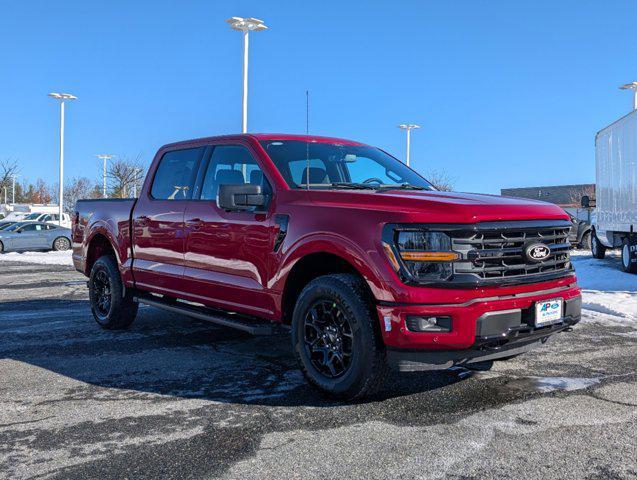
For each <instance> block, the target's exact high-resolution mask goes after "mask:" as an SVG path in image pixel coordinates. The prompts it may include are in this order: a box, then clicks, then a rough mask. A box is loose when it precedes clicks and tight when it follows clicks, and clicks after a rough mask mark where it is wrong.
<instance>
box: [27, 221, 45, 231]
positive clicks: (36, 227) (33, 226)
mask: <svg viewBox="0 0 637 480" xmlns="http://www.w3.org/2000/svg"><path fill="white" fill-rule="evenodd" d="M40 230H44V229H43V228H42V225H40V224H39V223H32V224H31V225H25V226H24V227H22V231H23V232H35V231H38V232H39V231H40Z"/></svg>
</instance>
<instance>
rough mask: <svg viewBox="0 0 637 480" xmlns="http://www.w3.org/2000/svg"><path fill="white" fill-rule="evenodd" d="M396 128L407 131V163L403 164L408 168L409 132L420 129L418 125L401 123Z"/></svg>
mask: <svg viewBox="0 0 637 480" xmlns="http://www.w3.org/2000/svg"><path fill="white" fill-rule="evenodd" d="M398 128H400V129H402V130H407V161H406V162H405V163H406V164H407V166H409V150H410V147H411V131H412V130H413V129H415V128H420V125H416V124H415V123H401V124H400V125H398Z"/></svg>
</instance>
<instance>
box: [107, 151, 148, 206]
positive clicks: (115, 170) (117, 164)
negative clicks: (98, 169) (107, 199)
mask: <svg viewBox="0 0 637 480" xmlns="http://www.w3.org/2000/svg"><path fill="white" fill-rule="evenodd" d="M144 170H145V169H144V166H143V164H142V161H141V160H140V157H139V156H137V158H135V160H131V159H129V158H126V157H124V158H120V159H118V160H115V161H113V162H111V163H110V164H109V166H108V169H107V171H106V177H107V179H108V185H109V190H110V192H111V196H112V197H115V198H126V197H131V196H133V195H134V193H135V191H139V189H140V188H141V184H142V180H143V176H142V172H144Z"/></svg>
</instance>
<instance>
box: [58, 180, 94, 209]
mask: <svg viewBox="0 0 637 480" xmlns="http://www.w3.org/2000/svg"><path fill="white" fill-rule="evenodd" d="M100 196H101V191H100V188H99V185H96V184H95V182H92V181H91V180H89V179H88V178H86V177H79V178H73V180H71V181H70V182H67V184H66V185H65V187H64V211H65V212H66V213H68V214H72V213H73V212H74V211H75V203H76V202H77V201H78V200H81V199H83V198H99V197H100Z"/></svg>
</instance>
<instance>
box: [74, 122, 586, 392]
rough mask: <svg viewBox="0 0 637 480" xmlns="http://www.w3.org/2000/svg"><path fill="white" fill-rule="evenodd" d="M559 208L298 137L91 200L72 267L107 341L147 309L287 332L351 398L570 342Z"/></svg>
mask: <svg viewBox="0 0 637 480" xmlns="http://www.w3.org/2000/svg"><path fill="white" fill-rule="evenodd" d="M570 227H571V223H570V221H569V218H568V215H567V214H566V213H565V212H564V211H563V210H561V209H560V208H559V207H557V206H555V205H551V204H547V203H543V202H538V201H530V200H519V199H513V198H502V197H497V196H491V195H475V194H460V193H451V192H441V191H437V190H436V189H435V188H434V187H433V186H432V185H431V184H429V183H428V182H427V181H426V180H425V179H424V178H422V177H421V176H420V175H418V174H417V173H416V172H415V171H413V170H411V169H410V168H408V167H407V166H405V165H404V164H403V163H401V162H400V161H398V160H397V159H396V158H394V157H392V156H391V155H389V154H388V153H386V152H384V151H382V150H380V149H378V148H374V147H371V146H367V145H364V144H361V143H357V142H353V141H349V140H343V139H336V138H324V137H314V136H303V135H275V134H244V135H229V136H220V137H211V138H204V139H199V140H192V141H186V142H180V143H173V144H170V145H166V146H164V147H162V148H161V149H160V150H159V152H158V153H157V155H156V156H155V158H154V160H153V162H152V164H151V166H150V169H149V172H148V175H147V177H146V180H145V182H144V185H143V188H142V190H141V194H140V195H139V198H137V199H122V200H82V201H79V202H78V204H77V211H76V213H75V216H74V219H73V232H72V236H73V261H74V264H75V267H76V268H77V270H79V271H80V272H82V273H84V274H85V275H86V276H88V277H89V281H88V286H89V293H90V304H91V309H92V312H93V316H94V318H95V320H96V321H97V323H98V324H99V325H100V326H101V327H103V328H106V329H121V328H126V327H128V326H130V325H131V323H132V322H133V320H134V319H135V316H136V314H137V306H138V304H139V303H144V304H149V305H152V306H155V307H158V308H163V309H167V310H170V311H174V312H181V313H183V314H186V315H190V316H193V317H196V318H199V319H202V320H208V321H211V322H215V323H217V324H221V325H226V326H229V327H235V328H239V329H242V330H244V331H247V332H250V333H253V334H268V333H272V332H274V331H277V330H278V331H282V330H283V331H285V330H288V329H289V331H290V334H291V340H292V348H293V351H294V354H295V356H296V358H297V360H298V363H299V366H300V369H301V370H302V372H303V374H304V375H305V377H306V379H307V380H308V382H309V383H310V384H312V385H313V386H314V387H316V388H318V389H319V390H320V391H322V392H325V393H327V394H329V395H332V396H335V397H338V398H342V399H349V400H351V399H357V398H361V397H363V396H367V395H370V394H372V393H373V392H375V391H376V390H378V389H379V388H380V386H381V385H382V383H383V380H384V378H385V377H386V375H387V373H388V371H390V367H394V368H396V369H398V370H402V371H414V370H432V369H444V368H449V367H451V366H453V365H468V366H470V365H471V364H474V363H480V364H481V368H484V365H485V364H487V365H489V364H490V362H493V361H494V360H501V359H507V358H512V357H514V356H516V355H518V354H520V353H522V352H525V351H527V350H529V349H530V348H531V347H534V346H537V345H539V344H542V343H544V342H546V340H547V339H548V338H549V337H550V336H551V335H553V334H556V333H558V332H563V331H569V330H571V326H572V325H574V324H575V323H577V322H578V321H579V319H580V311H581V296H580V289H579V288H578V286H577V283H576V278H575V275H574V271H573V266H572V265H571V262H570V258H569V241H568V234H569V229H570Z"/></svg>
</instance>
